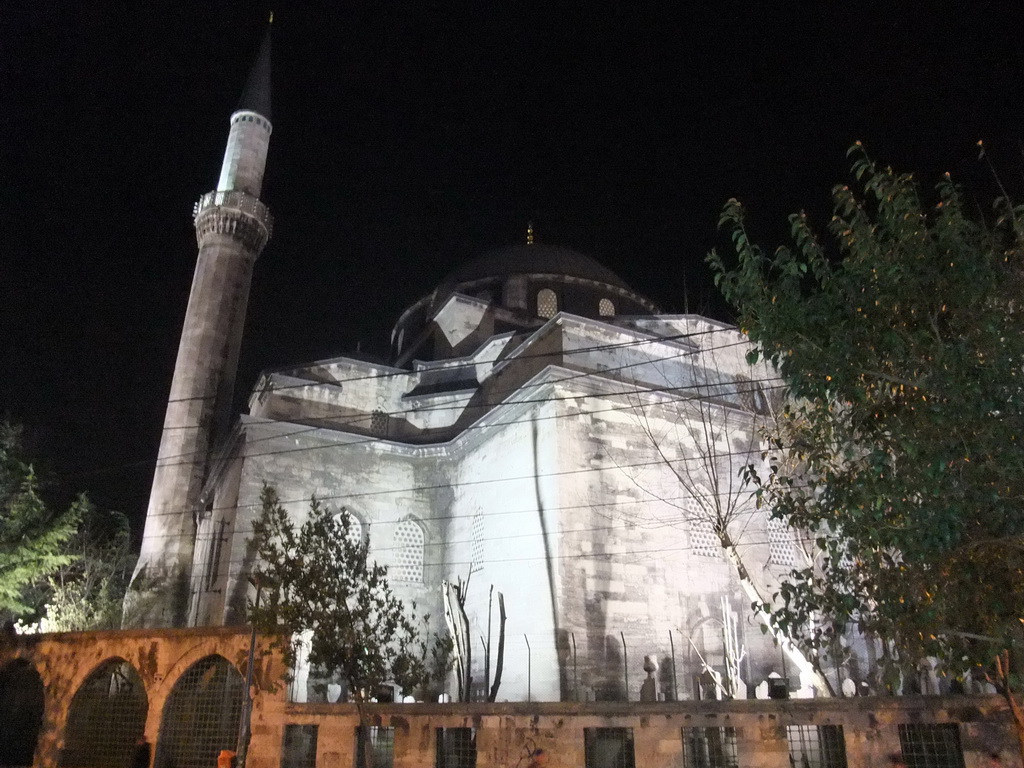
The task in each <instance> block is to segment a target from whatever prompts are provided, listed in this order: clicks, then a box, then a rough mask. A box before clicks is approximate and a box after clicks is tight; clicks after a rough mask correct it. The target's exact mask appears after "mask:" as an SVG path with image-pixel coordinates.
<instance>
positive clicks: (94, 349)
mask: <svg viewBox="0 0 1024 768" xmlns="http://www.w3.org/2000/svg"><path fill="white" fill-rule="evenodd" d="M72 6H78V7H79V9H78V10H73V8H72ZM691 6H692V7H691ZM265 9H266V6H265V5H261V4H254V3H243V2H233V3H232V2H204V3H190V2H176V3H173V4H170V3H162V2H149V3H127V2H121V3H107V2H98V3H77V4H74V3H67V2H54V1H53V0H37V1H36V2H32V3H24V4H15V5H14V6H13V7H8V8H7V9H6V10H5V16H4V21H3V24H2V28H0V128H2V130H0V233H2V238H3V239H2V247H3V249H4V259H3V271H2V277H0V412H2V413H4V414H6V415H8V416H9V417H10V418H12V419H13V420H16V421H18V422H21V423H23V424H24V425H25V427H26V431H27V435H28V438H29V442H30V444H31V447H32V449H33V451H34V452H35V453H37V454H38V455H39V456H40V457H41V458H42V464H44V465H45V466H46V467H47V469H49V470H50V471H52V472H53V473H54V474H55V475H56V476H57V477H58V478H59V482H58V483H57V484H56V485H55V486H54V487H53V489H52V491H53V493H54V494H55V497H56V498H66V497H67V496H68V494H70V493H71V492H74V491H77V490H88V491H89V492H90V495H91V496H92V497H93V498H94V500H95V501H97V502H98V503H100V504H102V505H104V506H108V507H115V508H119V509H122V510H123V511H125V512H127V513H129V515H130V516H131V517H132V518H133V519H134V520H141V517H142V515H143V513H144V511H145V506H146V500H147V496H148V489H149V482H150V479H151V475H152V467H153V461H154V458H155V456H156V450H157V445H158V442H159V436H160V427H161V424H162V420H163V413H164V407H165V404H166V397H167V392H168V390H169V387H170V380H171V373H172V367H173V363H174V357H175V353H176V350H177V344H178V336H179V333H180V328H181V320H182V317H183V315H184V312H185V306H186V302H187V298H188V291H189V286H190V281H191V275H192V270H193V267H194V264H195V255H196V246H195V237H194V232H193V229H192V223H191V209H192V204H193V202H194V201H195V200H196V199H197V198H198V197H199V196H200V195H201V194H202V193H203V192H206V191H208V190H210V189H212V188H213V187H214V186H215V185H216V181H217V176H218V170H219V166H220V161H221V156H222V152H223V147H224V140H225V138H226V135H227V128H228V118H229V116H230V114H231V112H232V110H233V108H234V107H235V106H236V105H237V103H238V98H239V95H240V93H241V90H242V87H243V85H244V82H245V78H246V73H247V70H248V68H249V65H250V64H251V62H252V59H253V57H254V55H255V52H256V48H257V45H258V43H259V40H260V37H261V35H262V32H263V25H264V23H265V19H266V10H265ZM275 10H276V17H275V21H274V107H273V111H274V114H273V125H274V134H273V138H272V142H271V149H270V159H269V165H268V172H267V179H266V183H265V185H264V191H263V199H264V201H265V202H267V203H268V204H269V206H270V207H271V209H272V210H273V212H274V214H275V216H276V219H277V228H276V231H275V234H274V238H273V239H272V240H271V242H270V244H269V245H268V247H267V249H266V250H265V252H264V254H263V256H262V257H261V259H260V261H259V262H258V263H257V265H256V272H255V278H254V283H253V292H252V299H251V302H250V306H249V320H248V325H247V329H246V338H245V342H244V345H243V349H242V363H241V370H240V372H239V376H238V382H239V388H240V390H239V396H238V400H239V404H240V407H241V404H242V403H244V401H245V399H246V392H247V390H248V389H249V388H250V387H251V386H252V384H253V382H254V380H255V377H256V374H257V372H258V371H259V370H261V369H263V368H268V367H279V366H283V365H286V364H289V363H298V362H304V361H310V360H315V359H321V358H326V357H331V356H336V355H342V354H345V353H347V352H350V351H352V350H354V349H355V346H356V344H357V342H360V341H361V342H362V344H363V349H364V350H367V349H371V350H372V349H374V348H379V347H380V346H381V345H383V344H384V343H385V342H386V339H387V334H388V332H389V330H390V327H391V324H392V323H393V321H394V320H395V319H396V318H397V315H398V313H399V312H400V311H401V309H402V308H403V307H404V306H406V305H408V304H409V303H411V302H412V301H414V300H415V299H416V298H418V297H419V296H420V295H422V294H424V293H426V292H428V291H429V290H430V289H431V288H432V287H433V286H434V285H435V284H436V283H437V282H438V281H439V280H440V279H441V278H442V277H443V276H444V275H445V274H446V273H447V272H448V271H450V270H451V269H453V268H454V267H455V266H456V265H458V264H459V263H460V262H461V261H464V260H466V259H467V258H471V257H472V256H474V255H478V254H480V253H482V252H484V251H486V250H487V249H489V248H492V247H495V246H500V245H505V244H508V243H510V242H517V241H521V240H522V239H523V237H524V232H525V225H526V222H527V221H528V220H530V219H532V220H533V221H534V222H535V227H536V232H537V237H538V240H541V241H544V242H550V243H555V244H559V245H565V246H569V247H572V248H575V249H577V250H580V251H582V252H584V253H587V254H589V255H591V256H594V257H595V258H597V259H598V260H599V261H601V262H603V263H604V264H606V265H607V266H609V267H610V268H612V269H613V270H615V271H617V272H618V273H619V274H620V275H621V276H622V277H623V278H624V279H625V280H626V281H627V282H628V283H630V284H631V285H633V287H634V288H636V289H638V290H640V291H642V292H644V293H646V294H647V295H649V296H650V297H651V298H653V299H654V300H656V301H657V302H659V303H660V304H661V305H662V306H664V307H665V308H666V309H669V310H673V311H683V310H684V309H686V308H687V307H689V308H690V309H694V310H703V311H705V312H707V313H710V314H713V315H717V316H724V315H725V313H726V310H725V309H724V308H723V307H722V306H721V303H720V302H719V301H718V300H717V299H716V298H715V292H714V288H713V286H712V285H711V281H710V279H709V276H708V273H707V270H706V268H705V266H704V261H703V260H704V255H705V254H706V253H707V251H708V250H709V249H710V248H711V247H712V246H713V245H714V244H715V243H716V241H717V233H716V221H717V217H718V212H719V210H720V208H721V206H722V204H723V203H724V202H725V200H726V199H727V198H729V197H732V196H735V197H739V198H740V199H742V200H743V201H745V202H746V203H747V205H748V206H749V208H750V210H751V215H752V217H753V219H752V220H753V224H754V228H755V235H756V236H757V239H759V240H760V241H762V242H763V243H764V244H766V245H770V246H773V245H775V244H777V243H778V242H779V240H780V238H781V237H782V236H783V234H784V232H785V228H786V223H785V217H786V215H787V214H788V213H791V212H793V211H796V210H798V209H801V208H804V209H807V210H808V211H809V212H811V214H812V217H813V218H814V220H815V221H816V222H818V223H819V224H822V225H823V224H824V223H825V219H826V218H827V213H828V211H829V201H828V193H829V190H830V188H831V186H832V185H833V184H834V183H836V182H838V181H843V180H846V178H847V168H848V164H847V161H846V159H845V156H844V153H845V150H846V149H847V147H848V146H849V145H850V144H851V143H852V142H853V141H854V140H856V139H862V140H863V141H864V142H865V143H866V144H867V146H868V148H869V150H870V151H871V153H872V154H873V155H874V156H876V157H877V158H879V159H881V160H883V161H885V162H886V163H890V164H892V165H895V166H897V167H899V168H901V169H905V170H913V171H915V172H916V174H917V177H918V178H919V179H920V180H921V181H922V183H923V184H924V185H925V187H926V188H931V187H932V185H933V184H934V183H935V182H937V181H938V178H939V176H940V174H941V173H942V172H943V171H946V170H949V171H952V172H953V173H954V174H955V175H956V177H957V178H958V179H959V180H962V181H963V182H964V183H966V184H968V185H971V186H974V187H976V188H981V189H983V190H988V189H990V187H991V181H990V179H989V177H988V175H987V174H988V171H987V170H986V169H985V167H984V166H982V165H980V164H979V163H978V162H977V160H976V158H977V151H976V147H975V143H976V142H977V140H978V139H984V140H985V141H986V144H987V145H988V146H989V148H990V150H991V152H992V154H993V156H994V157H995V162H996V164H997V165H998V166H999V167H1000V168H1001V169H1002V171H1003V172H1005V173H1006V174H1007V176H1008V178H1009V180H1010V181H1011V182H1012V183H1014V184H1016V183H1017V182H1018V181H1019V180H1020V177H1021V168H1022V165H1024V164H1022V162H1021V143H1022V136H1021V126H1022V125H1024V86H1022V83H1024V44H1022V43H1021V30H1022V29H1024V4H1022V3H1021V2H1019V1H1018V0H1014V1H1012V2H1011V0H1006V1H1005V2H971V3H966V2H965V3H952V2H927V3H925V2H922V3H916V2H892V1H891V0H890V2H885V3H876V4H863V3H862V4H857V3H834V2H816V3H807V4H804V3H799V2H793V3H786V2H756V1H755V0H747V1H746V2H716V3H686V2H666V3H657V4H647V3H643V2H639V3H637V2H629V3H619V4H614V5H613V4H611V3H601V2H584V3H567V4H561V3H555V2H548V3H537V4H524V3H515V2H500V3H499V2H478V3H465V4H463V3H454V2H453V3H441V2H435V3H417V2H402V3H388V2H380V1H379V0H376V1H375V2H365V1H364V0H346V2H341V3H330V4H323V6H322V7H321V5H320V4H318V3H312V2H310V3H288V4H281V5H279V6H278V7H277V8H276V9H275ZM983 196H984V195H982V197H983Z"/></svg>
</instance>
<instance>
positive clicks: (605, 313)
mask: <svg viewBox="0 0 1024 768" xmlns="http://www.w3.org/2000/svg"><path fill="white" fill-rule="evenodd" d="M597 313H598V314H599V315H601V317H615V305H614V304H612V300H611V299H601V301H600V302H598V304H597Z"/></svg>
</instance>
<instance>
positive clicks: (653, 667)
mask: <svg viewBox="0 0 1024 768" xmlns="http://www.w3.org/2000/svg"><path fill="white" fill-rule="evenodd" d="M657 671H658V660H657V659H656V658H655V657H654V656H644V672H646V673H647V679H646V680H644V682H643V685H641V686H640V701H657V700H658V681H657V680H655V679H654V673H655V672H657Z"/></svg>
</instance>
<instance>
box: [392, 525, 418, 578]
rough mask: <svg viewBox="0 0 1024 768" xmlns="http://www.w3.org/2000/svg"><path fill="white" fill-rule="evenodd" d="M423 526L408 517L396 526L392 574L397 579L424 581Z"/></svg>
mask: <svg viewBox="0 0 1024 768" xmlns="http://www.w3.org/2000/svg"><path fill="white" fill-rule="evenodd" d="M424 543H425V537H424V535H423V526H421V525H420V524H419V522H417V521H416V520H413V519H411V518H406V519H405V520H403V521H402V522H400V523H399V524H398V526H397V527H396V528H395V565H394V568H393V569H392V571H391V575H392V576H393V577H394V578H395V580H396V581H411V582H416V583H422V582H423V549H424Z"/></svg>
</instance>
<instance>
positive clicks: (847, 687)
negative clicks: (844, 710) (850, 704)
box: [839, 677, 857, 699]
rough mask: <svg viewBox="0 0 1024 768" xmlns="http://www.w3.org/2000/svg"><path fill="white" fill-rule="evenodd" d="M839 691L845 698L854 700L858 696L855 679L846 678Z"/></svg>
mask: <svg viewBox="0 0 1024 768" xmlns="http://www.w3.org/2000/svg"><path fill="white" fill-rule="evenodd" d="M839 689H840V690H841V691H842V692H843V696H846V697H847V698H851V699H852V698H853V697H854V696H856V695H857V684H856V683H855V682H854V681H853V678H850V677H844V678H843V682H842V684H841V685H840V686H839Z"/></svg>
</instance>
